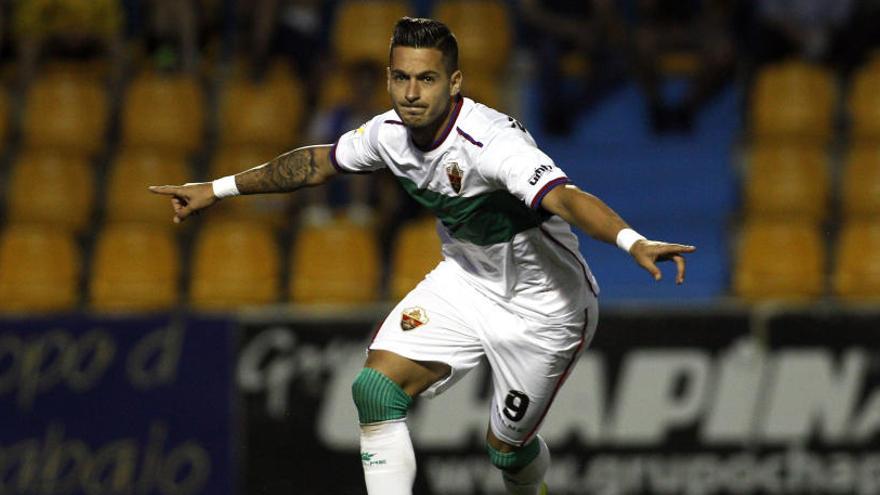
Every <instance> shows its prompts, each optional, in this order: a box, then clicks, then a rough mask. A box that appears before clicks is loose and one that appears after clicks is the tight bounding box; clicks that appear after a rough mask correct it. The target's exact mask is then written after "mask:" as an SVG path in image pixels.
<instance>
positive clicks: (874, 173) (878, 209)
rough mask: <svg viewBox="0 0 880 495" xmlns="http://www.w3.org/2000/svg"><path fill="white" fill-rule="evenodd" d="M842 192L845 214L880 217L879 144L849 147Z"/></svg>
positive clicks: (851, 216)
mask: <svg viewBox="0 0 880 495" xmlns="http://www.w3.org/2000/svg"><path fill="white" fill-rule="evenodd" d="M841 195H842V198H841V199H842V206H843V213H844V215H845V216H846V217H848V218H855V217H862V216H875V217H880V144H873V145H863V146H856V147H854V148H852V149H851V150H850V152H849V155H848V156H847V160H846V168H844V171H843V179H842V191H841Z"/></svg>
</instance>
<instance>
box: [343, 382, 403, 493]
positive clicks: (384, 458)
mask: <svg viewBox="0 0 880 495" xmlns="http://www.w3.org/2000/svg"><path fill="white" fill-rule="evenodd" d="M351 391H352V398H353V399H354V403H355V405H356V406H357V410H358V417H359V419H360V423H361V464H362V465H363V468H364V480H365V482H366V485H367V493H368V494H369V495H412V486H413V482H414V481H415V479H416V456H415V453H414V452H413V446H412V441H411V440H410V437H409V428H407V426H406V412H407V410H408V409H409V406H410V405H411V404H412V397H410V396H409V395H407V393H406V392H404V391H403V389H401V388H400V386H399V385H397V383H395V382H394V381H393V380H391V379H390V378H388V377H387V376H385V375H383V374H382V373H381V372H379V371H377V370H374V369H372V368H364V369H362V370H361V372H360V373H359V374H358V376H357V378H355V381H354V383H353V384H352V387H351Z"/></svg>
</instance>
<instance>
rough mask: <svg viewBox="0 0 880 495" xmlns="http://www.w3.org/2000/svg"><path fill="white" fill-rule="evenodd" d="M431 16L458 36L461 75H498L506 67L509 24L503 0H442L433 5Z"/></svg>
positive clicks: (509, 36)
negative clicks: (462, 73)
mask: <svg viewBox="0 0 880 495" xmlns="http://www.w3.org/2000/svg"><path fill="white" fill-rule="evenodd" d="M433 16H434V18H436V19H438V20H440V21H442V22H444V23H445V24H446V25H448V26H449V28H450V29H451V30H452V32H453V33H454V34H455V37H456V39H458V44H459V46H460V47H461V50H460V52H459V62H460V64H461V68H462V71H463V72H464V75H465V77H472V76H498V74H500V73H501V72H502V71H503V70H504V69H505V68H506V67H507V63H508V61H509V59H510V51H511V47H512V46H513V28H512V26H511V22H512V21H511V19H510V13H509V12H508V7H507V5H506V4H505V2H502V1H500V0H442V1H440V2H439V3H438V4H437V5H436V6H435V7H434V14H433Z"/></svg>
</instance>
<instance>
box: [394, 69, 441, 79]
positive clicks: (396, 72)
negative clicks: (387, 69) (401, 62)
mask: <svg viewBox="0 0 880 495" xmlns="http://www.w3.org/2000/svg"><path fill="white" fill-rule="evenodd" d="M391 74H392V75H395V76H406V77H412V76H411V75H410V74H409V73H407V72H405V71H403V70H401V69H391ZM439 75H440V73H439V72H437V71H436V70H426V71H424V72H419V73H418V74H416V77H417V78H419V77H425V76H435V77H436V76H439Z"/></svg>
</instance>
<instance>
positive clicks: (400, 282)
mask: <svg viewBox="0 0 880 495" xmlns="http://www.w3.org/2000/svg"><path fill="white" fill-rule="evenodd" d="M392 256H393V258H392V260H391V282H390V290H391V297H392V298H393V299H395V300H400V299H402V298H403V296H405V295H406V294H407V293H409V291H411V290H412V289H413V288H415V286H416V285H418V283H419V282H421V281H422V279H424V278H425V275H427V274H428V272H430V271H431V270H433V269H434V267H435V266H437V264H438V263H440V261H441V260H442V259H443V255H442V253H441V252H440V237H439V236H438V235H437V221H436V220H435V219H434V218H433V217H426V218H424V219H421V220H417V221H415V222H411V223H408V224H406V225H404V226H402V227H401V228H400V231H399V232H398V234H397V238H396V239H395V241H394V247H393V254H392Z"/></svg>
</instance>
